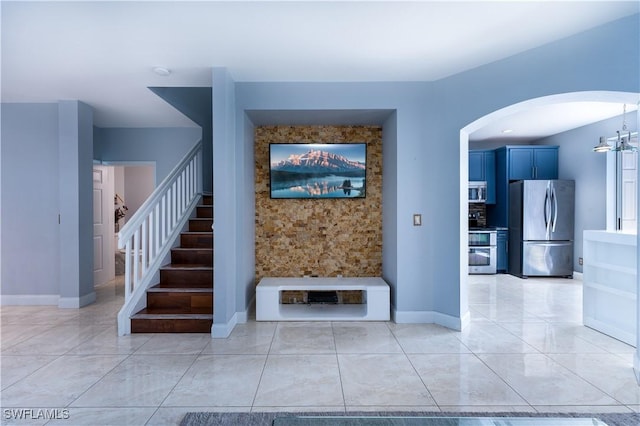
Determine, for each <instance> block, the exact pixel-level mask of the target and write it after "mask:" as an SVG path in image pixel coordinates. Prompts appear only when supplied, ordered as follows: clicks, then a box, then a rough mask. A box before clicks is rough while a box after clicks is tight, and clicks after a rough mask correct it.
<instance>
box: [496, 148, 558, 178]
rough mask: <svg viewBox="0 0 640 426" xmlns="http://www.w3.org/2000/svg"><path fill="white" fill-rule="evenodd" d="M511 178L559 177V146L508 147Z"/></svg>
mask: <svg viewBox="0 0 640 426" xmlns="http://www.w3.org/2000/svg"><path fill="white" fill-rule="evenodd" d="M508 157H509V180H528V179H537V180H541V179H542V180H543V179H558V147H557V146H549V147H547V146H545V147H522V148H514V147H511V148H508Z"/></svg>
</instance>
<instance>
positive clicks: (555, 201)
mask: <svg viewBox="0 0 640 426" xmlns="http://www.w3.org/2000/svg"><path fill="white" fill-rule="evenodd" d="M551 202H552V209H553V227H552V228H551V231H552V232H556V223H557V222H558V197H556V187H555V186H553V187H551Z"/></svg>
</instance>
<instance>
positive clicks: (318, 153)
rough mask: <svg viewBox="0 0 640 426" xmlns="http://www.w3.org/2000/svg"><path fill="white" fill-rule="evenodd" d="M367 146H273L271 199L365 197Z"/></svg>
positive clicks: (271, 148)
mask: <svg viewBox="0 0 640 426" xmlns="http://www.w3.org/2000/svg"><path fill="white" fill-rule="evenodd" d="M366 157H367V145H366V144H364V143H355V144H271V145H270V178H271V179H270V180H271V198H362V197H365V195H366V170H367V167H366Z"/></svg>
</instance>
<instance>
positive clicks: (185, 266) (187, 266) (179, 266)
mask: <svg viewBox="0 0 640 426" xmlns="http://www.w3.org/2000/svg"><path fill="white" fill-rule="evenodd" d="M160 269H161V270H162V269H164V270H171V269H173V270H181V271H184V270H192V271H213V266H211V265H205V264H199V263H170V264H168V265H164V266H162V267H160Z"/></svg>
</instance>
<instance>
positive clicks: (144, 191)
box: [93, 163, 156, 287]
mask: <svg viewBox="0 0 640 426" xmlns="http://www.w3.org/2000/svg"><path fill="white" fill-rule="evenodd" d="M98 177H99V178H100V179H99V180H100V181H99V182H98ZM155 187H156V178H155V163H135V164H129V163H127V164H108V165H105V164H103V165H94V205H93V209H94V212H93V213H94V287H95V286H99V285H101V284H105V283H108V282H110V281H112V280H113V279H114V278H116V276H118V275H122V274H124V253H123V252H122V251H121V250H119V249H118V232H119V230H120V229H122V227H123V226H124V225H125V224H126V223H127V221H128V220H129V219H130V218H131V217H132V216H133V215H134V214H135V212H136V211H137V210H138V209H139V208H140V207H141V206H142V204H143V203H144V202H145V201H146V199H147V198H148V197H149V195H151V193H152V192H153V190H154V189H155Z"/></svg>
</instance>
